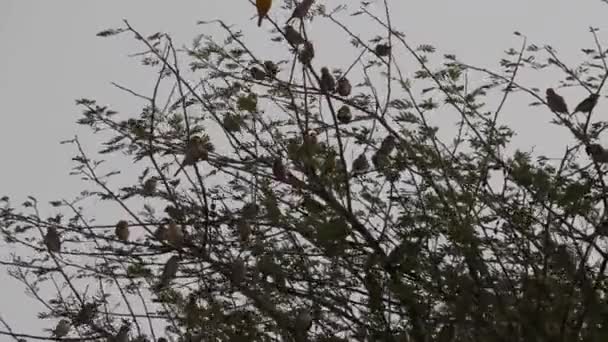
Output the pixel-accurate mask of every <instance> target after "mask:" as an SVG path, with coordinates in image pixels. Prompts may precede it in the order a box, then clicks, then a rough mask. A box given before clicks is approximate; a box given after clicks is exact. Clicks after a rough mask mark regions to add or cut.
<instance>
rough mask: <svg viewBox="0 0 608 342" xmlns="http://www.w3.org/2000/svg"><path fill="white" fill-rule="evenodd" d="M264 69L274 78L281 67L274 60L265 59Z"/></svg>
mask: <svg viewBox="0 0 608 342" xmlns="http://www.w3.org/2000/svg"><path fill="white" fill-rule="evenodd" d="M264 69H265V70H266V73H267V74H268V76H269V77H272V78H274V77H275V76H276V75H277V74H278V73H279V67H278V66H277V65H276V64H274V62H273V61H264Z"/></svg>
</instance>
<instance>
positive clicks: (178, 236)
mask: <svg viewBox="0 0 608 342" xmlns="http://www.w3.org/2000/svg"><path fill="white" fill-rule="evenodd" d="M167 240H168V241H169V242H170V243H172V244H173V245H175V246H179V245H180V244H181V243H182V241H183V240H184V232H183V231H182V228H181V227H180V226H179V225H178V224H177V223H175V222H170V223H169V229H167Z"/></svg>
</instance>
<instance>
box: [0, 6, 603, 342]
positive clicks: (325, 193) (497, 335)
mask: <svg viewBox="0 0 608 342" xmlns="http://www.w3.org/2000/svg"><path fill="white" fill-rule="evenodd" d="M291 5H293V4H291ZM385 6H388V5H386V4H385ZM273 8H274V9H276V10H277V11H278V10H279V9H278V8H279V6H276V5H275V7H273ZM287 10H288V11H292V10H293V6H292V7H290V8H287ZM385 10H386V11H385V12H382V13H385V14H383V15H386V17H383V16H379V15H377V14H375V12H374V11H372V10H371V9H370V8H369V7H368V6H367V4H365V3H362V4H361V6H360V7H359V8H357V9H356V10H355V12H352V10H349V9H348V8H347V7H345V6H341V7H339V8H337V9H336V10H334V11H332V12H328V11H327V10H326V9H325V8H324V7H323V6H322V5H320V4H315V5H313V6H312V8H311V9H310V11H309V12H308V16H307V17H306V18H305V20H302V21H301V20H299V19H298V18H296V19H294V20H292V22H291V25H293V26H292V27H291V28H288V29H285V28H284V27H283V25H282V24H278V23H277V22H275V21H273V19H272V16H271V17H269V18H268V21H265V25H268V26H265V27H269V26H271V34H269V37H268V39H269V40H270V41H272V42H273V43H274V44H276V46H277V47H280V49H282V51H284V52H285V53H286V54H287V56H288V58H286V59H284V60H278V58H275V56H271V55H262V54H259V53H257V52H256V51H255V50H254V49H253V48H252V47H250V46H248V45H247V43H246V39H245V37H244V35H243V33H242V32H239V31H235V30H234V29H233V28H232V27H230V26H228V25H227V24H225V23H224V22H221V21H213V22H201V25H206V26H208V25H216V26H218V27H220V28H221V29H222V30H223V32H224V33H225V35H224V36H222V37H217V36H216V37H213V36H207V35H200V36H199V37H197V39H195V43H194V44H193V46H192V47H191V48H187V49H178V48H176V47H175V45H174V43H173V41H172V40H171V38H170V37H169V36H168V35H167V34H164V33H155V34H152V35H149V36H144V35H143V34H142V33H140V32H138V31H137V30H136V29H135V28H134V27H132V26H131V25H130V24H129V23H128V22H126V21H125V23H124V27H121V28H118V29H110V30H106V31H103V32H100V33H99V35H100V36H115V35H118V34H129V33H130V34H134V36H135V39H136V41H137V43H138V44H140V45H141V46H143V47H144V48H145V49H146V51H145V52H143V53H141V54H138V57H139V58H141V59H142V63H143V64H144V65H146V66H150V67H151V68H152V70H154V72H155V75H156V78H155V80H154V87H153V91H152V93H151V94H139V93H137V92H135V91H134V90H132V89H128V88H125V87H122V86H118V85H117V86H118V87H120V88H121V89H123V90H125V91H127V92H129V93H131V94H132V95H133V96H136V97H138V98H139V99H141V100H142V101H143V102H144V105H143V108H142V110H141V113H140V114H139V115H137V116H136V117H134V118H128V119H127V118H125V117H123V116H122V115H120V114H118V113H117V111H115V110H113V109H112V108H111V107H110V106H108V105H103V104H98V103H97V102H96V101H95V100H91V99H80V100H78V101H77V104H78V105H79V106H80V107H82V108H83V117H82V119H80V120H79V122H78V123H79V124H81V125H84V126H88V127H90V128H91V129H92V131H93V132H94V133H99V134H103V136H104V137H106V138H107V141H106V142H105V143H104V144H103V147H102V148H101V150H100V151H98V152H99V155H100V156H104V155H117V154H121V153H122V154H124V155H126V156H128V157H129V158H131V159H132V161H133V165H134V167H135V168H138V169H137V171H138V172H140V173H139V176H138V177H137V181H136V182H135V184H133V185H131V186H126V187H118V188H116V186H115V185H113V180H115V179H117V177H120V175H121V174H120V172H119V171H118V170H111V171H106V170H104V165H105V164H103V161H102V160H96V159H93V158H94V157H91V156H89V154H88V153H87V151H85V149H84V148H83V147H82V145H81V143H80V141H79V139H77V138H74V139H72V140H69V141H66V142H65V143H68V144H71V145H73V146H74V147H75V149H76V156H75V157H74V158H73V160H74V162H75V164H76V165H75V167H74V169H73V174H74V175H75V176H78V177H81V178H82V179H83V180H84V181H86V182H88V183H90V184H92V185H93V186H94V189H92V190H83V192H82V195H81V197H79V198H77V199H76V200H74V201H67V200H57V201H53V202H51V203H50V205H51V206H52V207H56V208H57V209H56V210H57V215H55V216H52V217H46V218H45V217H41V215H40V214H39V211H38V210H39V207H40V204H39V203H38V202H37V201H36V199H35V198H33V197H32V198H30V199H28V200H27V201H26V202H25V203H23V205H22V208H21V209H19V208H16V207H15V206H14V205H13V204H12V202H11V200H10V199H9V198H7V197H4V198H3V199H2V201H3V208H2V210H1V211H0V218H1V219H2V220H1V221H0V222H1V224H0V227H2V234H3V235H4V238H5V240H6V241H7V242H9V243H12V244H16V245H20V246H22V247H25V248H28V249H29V250H30V251H31V253H25V254H23V255H16V256H14V257H13V260H12V264H13V266H14V267H13V268H12V269H11V272H10V274H11V275H12V276H14V277H15V278H16V279H18V280H19V281H21V282H23V284H24V285H25V287H26V289H27V290H28V291H29V292H30V293H32V294H33V295H34V296H35V298H37V299H38V300H39V301H40V303H41V304H42V308H41V312H40V313H39V318H42V319H48V320H50V321H52V322H53V323H52V325H53V328H52V329H53V331H52V332H49V335H51V334H52V335H53V336H54V337H56V338H67V339H69V338H72V340H74V339H77V340H82V339H84V340H91V341H93V340H109V341H124V340H125V338H127V339H128V337H127V336H130V337H131V338H132V339H133V340H135V341H144V340H146V339H147V340H150V341H151V340H159V341H160V340H162V338H168V337H172V338H175V339H176V340H178V341H558V340H559V341H562V340H564V341H601V340H604V339H605V338H606V337H608V326H607V323H606V322H607V318H608V310H607V309H606V308H607V306H606V305H605V301H606V299H605V291H606V281H605V276H604V274H605V270H606V265H607V263H608V255H607V254H606V252H605V248H604V245H605V239H606V235H608V221H606V219H605V210H606V207H607V205H606V204H607V202H608V198H607V197H606V195H605V194H606V193H607V192H606V183H605V179H604V175H605V172H606V166H605V165H604V164H605V163H606V161H607V160H608V159H606V158H603V156H604V154H605V151H604V149H603V147H602V146H601V144H598V141H599V136H600V134H601V133H602V131H603V130H604V129H605V128H606V127H607V124H606V122H605V121H601V120H597V118H595V117H593V114H594V109H593V108H591V109H590V110H589V111H586V112H582V113H580V112H579V113H574V114H568V113H566V112H564V110H560V109H559V108H558V109H557V111H556V110H555V109H550V108H549V106H548V103H547V101H546V99H545V89H537V88H534V87H527V86H525V85H523V84H520V82H519V79H520V75H521V74H522V73H523V72H528V73H530V74H532V73H534V75H537V74H538V75H544V74H546V73H549V72H554V71H558V72H561V73H563V74H564V79H563V80H562V81H561V82H560V84H559V85H551V86H549V85H548V86H547V88H552V89H554V90H555V91H556V92H559V90H560V88H563V87H581V88H584V89H586V90H587V91H588V92H589V94H599V93H600V91H601V89H602V88H603V86H604V83H605V81H606V79H607V78H608V66H607V63H606V55H605V54H606V51H605V50H604V48H603V47H602V45H601V39H600V37H599V35H598V33H597V29H591V30H590V33H591V36H592V38H593V44H594V45H593V47H591V48H588V49H584V50H583V51H584V52H585V54H586V58H585V59H584V60H583V62H582V63H581V64H580V65H577V66H569V65H567V64H566V63H565V62H563V61H562V60H561V59H560V57H559V54H558V53H557V52H556V51H555V50H554V49H552V48H551V47H549V46H545V47H539V46H537V45H535V44H530V43H528V42H527V40H526V38H525V36H523V35H522V34H520V33H518V32H516V33H515V34H516V36H517V37H519V38H520V39H521V47H520V48H518V49H514V48H512V49H509V50H507V52H506V56H505V57H504V59H503V60H501V63H500V65H501V69H500V70H498V71H493V70H489V69H485V68H479V67H476V66H473V65H469V64H467V63H466V62H464V61H461V60H459V59H458V58H457V57H456V56H454V55H444V56H443V57H442V58H441V62H439V63H433V62H431V60H432V59H433V60H436V59H437V57H436V56H435V55H436V49H435V48H434V47H433V46H431V45H420V46H418V47H414V46H412V45H410V43H409V42H408V39H406V37H405V36H404V35H403V34H402V33H400V32H399V31H398V30H397V29H396V28H395V27H393V26H392V25H391V21H390V18H389V17H387V16H388V14H389V13H391V12H390V9H389V8H385ZM346 14H351V15H353V16H355V17H359V18H364V19H365V20H371V21H373V22H374V23H375V24H377V25H379V26H380V27H382V28H383V29H384V30H385V34H384V35H383V36H374V37H363V34H362V35H361V36H359V35H358V33H355V31H353V30H350V29H349V28H348V26H347V24H345V22H344V17H345V15H346ZM311 17H312V18H323V19H325V20H327V21H329V22H331V23H333V24H334V25H335V27H336V29H338V30H340V32H342V33H343V34H344V36H345V38H346V39H348V40H350V41H351V42H352V46H353V49H356V50H358V51H359V54H357V55H356V56H355V57H354V58H351V59H349V57H348V54H347V53H345V56H344V58H343V59H342V60H344V65H340V66H324V65H319V63H318V62H317V60H316V59H315V53H314V51H315V44H314V42H313V41H312V39H309V37H308V36H307V35H306V31H305V28H306V27H307V26H308V25H312V21H311V20H310V18H311ZM292 28H293V30H292ZM286 32H287V33H288V36H289V37H287V36H285V34H286ZM294 34H299V35H300V36H301V37H299V38H298V37H297V36H294ZM288 38H289V39H288ZM405 58H412V60H413V61H414V62H415V63H416V68H417V69H416V70H415V72H414V73H413V74H412V76H411V77H408V76H407V75H406V74H405V72H404V70H403V68H402V66H403V64H402V61H403V60H404V59H405ZM184 60H185V61H186V62H187V64H184V63H185V62H184ZM324 67H327V69H322V68H324ZM321 70H323V71H321ZM465 76H466V77H465ZM189 77H190V78H189ZM346 84H348V86H346ZM472 84H475V85H474V86H472ZM167 89H168V90H167ZM162 94H165V95H166V96H165V97H164V98H163V95H162ZM517 98H523V99H528V100H529V99H532V100H533V102H532V103H531V109H530V110H531V111H533V110H536V111H541V110H542V111H544V112H546V113H547V114H548V113H550V114H551V115H552V117H553V119H552V121H551V124H554V125H558V126H560V127H563V128H564V129H566V130H567V131H568V132H569V133H571V135H572V137H573V139H574V142H573V144H571V145H569V146H565V147H564V153H563V155H562V156H561V157H559V158H550V157H546V156H539V155H535V154H534V153H532V152H529V151H525V150H522V149H517V150H515V151H512V152H509V151H510V150H512V149H513V146H512V137H513V135H514V132H513V131H512V130H511V129H510V128H509V127H507V126H506V125H504V124H502V123H501V122H500V118H501V117H500V114H502V113H503V112H504V111H505V109H504V108H505V107H504V104H505V103H506V101H507V100H510V101H513V100H512V99H517ZM577 100H579V101H580V100H582V99H577ZM565 101H566V102H568V101H570V102H571V104H570V108H573V107H574V106H573V104H574V103H575V102H573V100H572V99H567V98H566V99H565ZM576 102H578V101H576ZM558 107H560V108H561V107H563V106H558ZM600 107H601V102H599V104H598V108H600ZM552 108H557V107H555V106H552ZM439 113H440V114H439ZM450 114H455V115H457V117H458V120H457V123H456V130H455V133H454V134H448V135H449V136H448V137H447V138H445V137H442V134H440V133H442V132H440V127H437V126H434V125H433V124H432V123H431V120H430V117H431V116H433V115H445V116H449V115H450ZM446 127H447V125H446ZM449 128H451V127H448V129H449ZM442 129H443V128H442ZM583 151H587V154H588V155H586V154H585V153H583ZM180 167H183V170H181V173H178V174H177V176H173V175H174V172H175V171H177V170H178V169H179V168H180ZM142 198H145V202H143V201H142ZM87 199H88V200H96V201H101V203H108V202H111V203H115V204H118V205H119V206H120V207H121V208H122V209H123V210H124V215H123V216H122V217H119V218H116V219H115V220H108V219H107V218H102V221H103V223H102V224H96V223H95V220H94V218H89V217H85V216H84V215H83V209H82V207H81V205H80V204H79V203H82V201H86V200H87ZM108 204H109V203H108ZM49 232H50V233H49ZM57 233H58V234H59V238H60V246H59V247H58V246H57V237H56V234H57ZM49 234H50V235H49ZM48 241H53V243H49V242H48ZM49 245H51V246H52V247H48V246H49ZM47 285H51V286H52V287H53V289H54V294H53V295H52V296H51V297H48V296H44V295H43V294H42V292H41V291H40V288H41V286H47ZM55 324H57V326H56V327H55ZM66 325H67V327H66ZM165 326H166V329H163V328H164V327H165ZM2 333H3V334H6V335H10V336H13V337H14V338H15V339H18V338H20V337H27V336H26V335H27V334H22V333H20V332H15V331H12V330H10V329H8V330H7V331H4V332H2ZM29 337H30V338H43V337H40V336H31V335H30V336H29ZM44 338H46V337H44Z"/></svg>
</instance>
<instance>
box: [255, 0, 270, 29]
mask: <svg viewBox="0 0 608 342" xmlns="http://www.w3.org/2000/svg"><path fill="white" fill-rule="evenodd" d="M271 5H272V0H255V7H256V8H257V9H258V27H259V26H262V20H264V17H265V16H266V14H267V13H268V11H269V10H270V6H271Z"/></svg>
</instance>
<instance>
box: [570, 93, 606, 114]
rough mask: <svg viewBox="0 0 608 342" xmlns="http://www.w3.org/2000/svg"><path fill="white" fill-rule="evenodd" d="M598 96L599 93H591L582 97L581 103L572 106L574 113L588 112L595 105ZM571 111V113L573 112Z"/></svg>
mask: <svg viewBox="0 0 608 342" xmlns="http://www.w3.org/2000/svg"><path fill="white" fill-rule="evenodd" d="M599 98H600V95H599V94H591V95H589V96H588V97H587V98H586V99H584V100H583V101H582V102H581V103H579V104H578V105H577V106H576V108H574V113H577V112H581V113H590V112H591V111H592V110H593V108H595V105H596V104H597V100H598V99H599ZM574 113H572V114H574Z"/></svg>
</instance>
